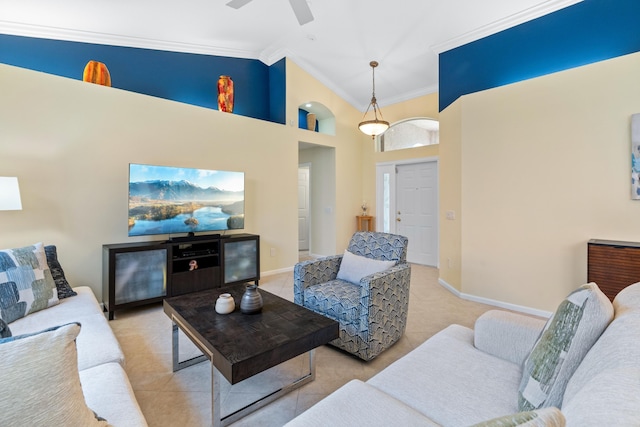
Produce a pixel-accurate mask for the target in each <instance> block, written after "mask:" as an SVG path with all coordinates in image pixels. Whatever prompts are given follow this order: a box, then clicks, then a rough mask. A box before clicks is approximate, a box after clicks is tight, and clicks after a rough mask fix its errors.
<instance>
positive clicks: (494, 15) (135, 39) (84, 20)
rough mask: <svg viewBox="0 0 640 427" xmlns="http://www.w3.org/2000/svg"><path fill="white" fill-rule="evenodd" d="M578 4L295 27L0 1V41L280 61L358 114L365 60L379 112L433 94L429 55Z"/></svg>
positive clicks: (350, 2) (271, 21) (459, 2)
mask: <svg viewBox="0 0 640 427" xmlns="http://www.w3.org/2000/svg"><path fill="white" fill-rule="evenodd" d="M579 1H581V0H483V1H478V0H393V1H391V0H308V1H307V2H306V3H307V5H308V9H309V10H310V11H311V13H312V15H313V20H312V21H310V22H308V23H305V24H304V25H300V23H299V22H298V19H296V15H295V14H294V8H293V7H292V6H295V7H298V8H299V7H300V4H299V0H252V1H251V0H249V1H246V0H245V1H243V0H235V1H234V6H236V7H230V6H228V5H227V3H229V0H182V1H180V2H177V1H168V0H153V1H152V0H136V1H125V0H91V1H86V0H85V1H80V0H57V1H51V0H20V1H17V0H0V33H3V34H13V35H22V36H32V37H43V38H51V39H61V40H71V41H82V42H89V43H99V44H111V45H118V46H132V47H143V48H152V49H161V50H170V51H179V52H190V53H202V54H210V55H221V56H230V57H241V58H251V59H260V60H261V61H263V62H265V63H266V64H272V63H274V62H276V61H278V60H280V59H281V58H282V57H285V56H286V57H289V58H291V59H292V60H293V61H294V62H295V63H296V64H298V65H299V66H300V67H302V68H303V69H304V70H305V71H307V72H308V73H309V74H311V75H313V76H314V77H316V78H317V79H318V80H320V81H321V82H322V83H323V84H324V85H326V86H327V87H329V88H330V89H332V90H333V91H334V92H336V93H337V94H338V95H339V96H341V97H342V98H344V99H345V100H346V101H347V102H349V103H350V104H352V105H353V106H354V107H355V108H357V109H359V110H361V111H364V109H366V107H367V105H368V103H369V100H370V98H371V68H370V67H369V62H370V61H371V60H376V61H378V62H379V63H380V66H379V67H378V68H377V69H376V96H377V98H378V102H379V104H380V105H381V106H384V105H388V104H392V103H395V102H400V101H404V100H407V99H411V98H414V97H416V96H420V95H425V94H428V93H433V92H437V91H438V53H439V52H442V51H446V50H449V49H452V48H455V47H457V46H459V45H461V44H464V43H468V42H471V41H473V40H476V39H478V38H480V37H484V36H487V35H490V34H492V33H495V32H497V31H501V30H504V29H506V28H509V27H512V26H514V25H518V24H520V23H522V22H526V21H529V20H531V19H535V18H537V17H540V16H543V15H546V14H548V13H551V12H554V11H556V10H558V9H561V8H563V7H567V6H570V5H572V4H575V3H577V2H579ZM296 3H297V5H296ZM238 6H240V7H238ZM302 6H304V5H302ZM490 60H491V58H487V61H490Z"/></svg>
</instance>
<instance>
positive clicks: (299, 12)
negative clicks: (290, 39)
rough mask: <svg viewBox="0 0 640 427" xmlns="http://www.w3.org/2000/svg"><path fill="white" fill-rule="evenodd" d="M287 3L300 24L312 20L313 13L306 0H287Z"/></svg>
mask: <svg viewBox="0 0 640 427" xmlns="http://www.w3.org/2000/svg"><path fill="white" fill-rule="evenodd" d="M289 3H291V8H292V9H293V13H295V14H296V18H298V22H299V23H300V25H304V24H306V23H308V22H311V21H313V14H312V13H311V9H310V8H309V5H308V4H307V0H289Z"/></svg>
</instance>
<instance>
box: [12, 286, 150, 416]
mask: <svg viewBox="0 0 640 427" xmlns="http://www.w3.org/2000/svg"><path fill="white" fill-rule="evenodd" d="M73 290H74V291H75V292H77V294H78V295H76V296H72V297H68V298H64V299H61V300H60V302H59V304H57V305H54V306H52V307H49V308H47V309H44V310H40V311H37V312H35V313H32V314H29V315H28V316H25V317H23V318H21V319H18V320H16V321H14V322H11V323H10V324H9V327H10V330H11V334H12V335H13V336H18V335H23V334H30V333H36V332H40V331H42V330H44V329H47V328H51V327H55V326H59V325H64V324H68V323H73V322H77V323H79V324H80V325H81V327H80V333H79V334H78V336H77V338H76V348H77V355H78V370H79V374H80V382H81V386H82V393H83V394H84V398H85V401H86V404H87V406H88V407H89V408H90V409H91V410H93V411H94V412H95V413H96V414H97V415H99V416H100V417H102V418H104V419H106V421H107V422H108V423H109V425H112V426H114V427H142V426H146V425H147V422H146V421H145V418H144V416H143V414H142V411H141V410H140V406H139V405H138V402H137V401H136V398H135V395H134V393H133V389H132V388H131V384H130V383H129V379H128V377H127V375H126V373H125V371H124V368H123V364H124V354H123V353H122V349H121V348H120V344H119V343H118V341H117V339H116V337H115V335H114V333H113V331H112V330H111V327H110V326H109V324H108V322H107V320H106V317H105V316H104V314H103V313H102V309H101V308H100V305H99V304H98V301H97V300H96V298H95V296H94V294H93V292H92V290H91V288H89V287H86V286H80V287H76V288H73ZM43 389H44V386H43ZM34 399H36V400H37V397H35V396H34Z"/></svg>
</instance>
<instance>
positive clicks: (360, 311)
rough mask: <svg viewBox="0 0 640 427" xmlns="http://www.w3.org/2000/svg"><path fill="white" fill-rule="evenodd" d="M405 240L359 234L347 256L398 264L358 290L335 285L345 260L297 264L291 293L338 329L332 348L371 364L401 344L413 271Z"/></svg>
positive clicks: (355, 286) (368, 278) (339, 283)
mask: <svg viewBox="0 0 640 427" xmlns="http://www.w3.org/2000/svg"><path fill="white" fill-rule="evenodd" d="M407 243H408V240H407V238H406V237H404V236H398V235H394V234H388V233H376V232H361V231H359V232H356V233H355V234H354V235H353V237H352V238H351V241H350V242H349V246H348V248H347V250H348V251H349V252H351V253H353V254H356V255H360V256H364V257H367V258H372V259H376V260H385V261H396V264H395V265H394V266H393V267H391V268H389V269H387V270H384V271H382V272H379V273H374V274H371V275H369V276H365V277H363V278H362V279H361V280H360V283H359V284H354V283H350V282H347V281H344V280H340V279H337V278H336V276H337V275H338V271H339V269H340V263H341V262H342V258H343V256H342V255H333V256H328V257H324V258H319V259H316V260H310V261H304V262H300V263H298V264H296V266H295V269H294V282H293V293H294V301H295V303H296V304H299V305H302V306H304V307H306V308H308V309H310V310H312V311H315V312H316V313H320V314H322V315H324V316H327V317H329V318H331V319H334V320H336V321H338V322H339V323H340V337H339V338H337V339H335V340H333V341H331V342H330V344H332V345H334V346H336V347H338V348H341V349H343V350H346V351H348V352H349V353H352V354H354V355H356V356H358V357H359V358H361V359H363V360H371V359H373V358H374V357H376V356H377V355H378V354H380V353H381V352H382V351H384V350H386V349H387V348H389V347H390V346H391V345H392V344H394V343H395V342H396V341H398V340H399V339H400V337H401V336H402V334H403V333H404V330H405V327H406V324H407V313H408V308H409V281H410V279H411V266H410V265H409V264H408V263H407V262H406V257H407Z"/></svg>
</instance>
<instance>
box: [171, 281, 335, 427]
mask: <svg viewBox="0 0 640 427" xmlns="http://www.w3.org/2000/svg"><path fill="white" fill-rule="evenodd" d="M244 291H245V285H244V284H239V285H232V286H228V287H224V288H218V289H212V290H207V291H202V292H196V293H192V294H188V295H181V296H177V297H172V298H166V299H165V300H164V312H165V313H166V314H167V316H169V317H170V318H171V321H172V322H173V338H172V339H173V370H174V371H177V370H180V369H183V368H186V367H187V366H191V365H193V364H195V363H198V362H201V361H203V360H206V359H208V360H209V361H211V400H212V418H213V421H212V425H213V426H215V427H219V426H225V425H228V424H231V423H233V422H235V421H237V420H238V419H240V418H242V417H244V416H245V415H247V414H249V413H251V412H253V411H255V410H257V409H259V408H261V407H263V406H264V405H266V404H268V403H270V402H272V401H273V400H275V399H277V398H279V397H280V396H282V395H283V394H285V393H288V392H290V391H292V390H295V389H296V388H298V387H301V386H302V385H304V384H306V383H308V382H310V381H313V380H314V379H315V357H314V349H315V348H316V347H319V346H321V345H323V344H326V343H328V342H329V341H331V340H333V339H335V338H338V322H336V321H334V320H331V319H329V318H327V317H324V316H321V315H319V314H317V313H314V312H312V311H310V310H308V309H306V308H304V307H301V306H299V305H297V304H294V303H292V302H290V301H287V300H285V299H283V298H280V297H279V296H277V295H273V294H271V293H269V292H267V291H265V290H263V289H260V290H259V292H260V294H261V295H262V299H263V302H264V306H263V308H262V312H261V313H258V314H242V313H241V312H240V300H241V298H242V295H243V294H244ZM222 293H230V294H231V295H232V296H233V298H234V300H235V302H236V310H235V311H234V312H233V313H230V314H224V315H222V314H218V313H216V312H215V309H214V306H215V302H216V299H217V298H218V296H220V294H222ZM178 328H179V329H180V330H182V332H184V334H185V335H186V336H187V337H189V339H190V340H191V341H192V342H193V343H194V344H195V345H196V346H197V347H198V348H199V349H200V351H202V353H203V355H202V356H198V357H195V358H193V359H190V360H185V361H182V362H181V361H180V360H179V347H178ZM307 352H308V353H309V373H307V374H305V375H303V376H302V377H300V378H299V379H297V380H295V381H293V382H292V383H291V384H289V385H287V386H284V387H282V388H280V389H278V390H275V391H274V392H272V393H270V394H268V395H267V396H265V397H263V398H261V399H259V400H257V401H255V402H253V403H251V404H250V405H247V406H245V407H244V408H242V409H240V410H238V411H235V412H233V413H231V414H229V415H226V416H225V417H222V416H221V412H220V382H221V381H222V379H223V378H224V379H225V380H226V381H228V382H229V383H230V384H236V383H238V382H240V381H242V380H245V379H247V378H249V377H251V376H253V375H256V374H258V373H260V372H263V371H265V370H267V369H269V368H272V367H274V366H276V365H279V364H280V363H283V362H286V361H287V360H289V359H292V358H294V357H296V356H299V355H301V354H303V353H307Z"/></svg>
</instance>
